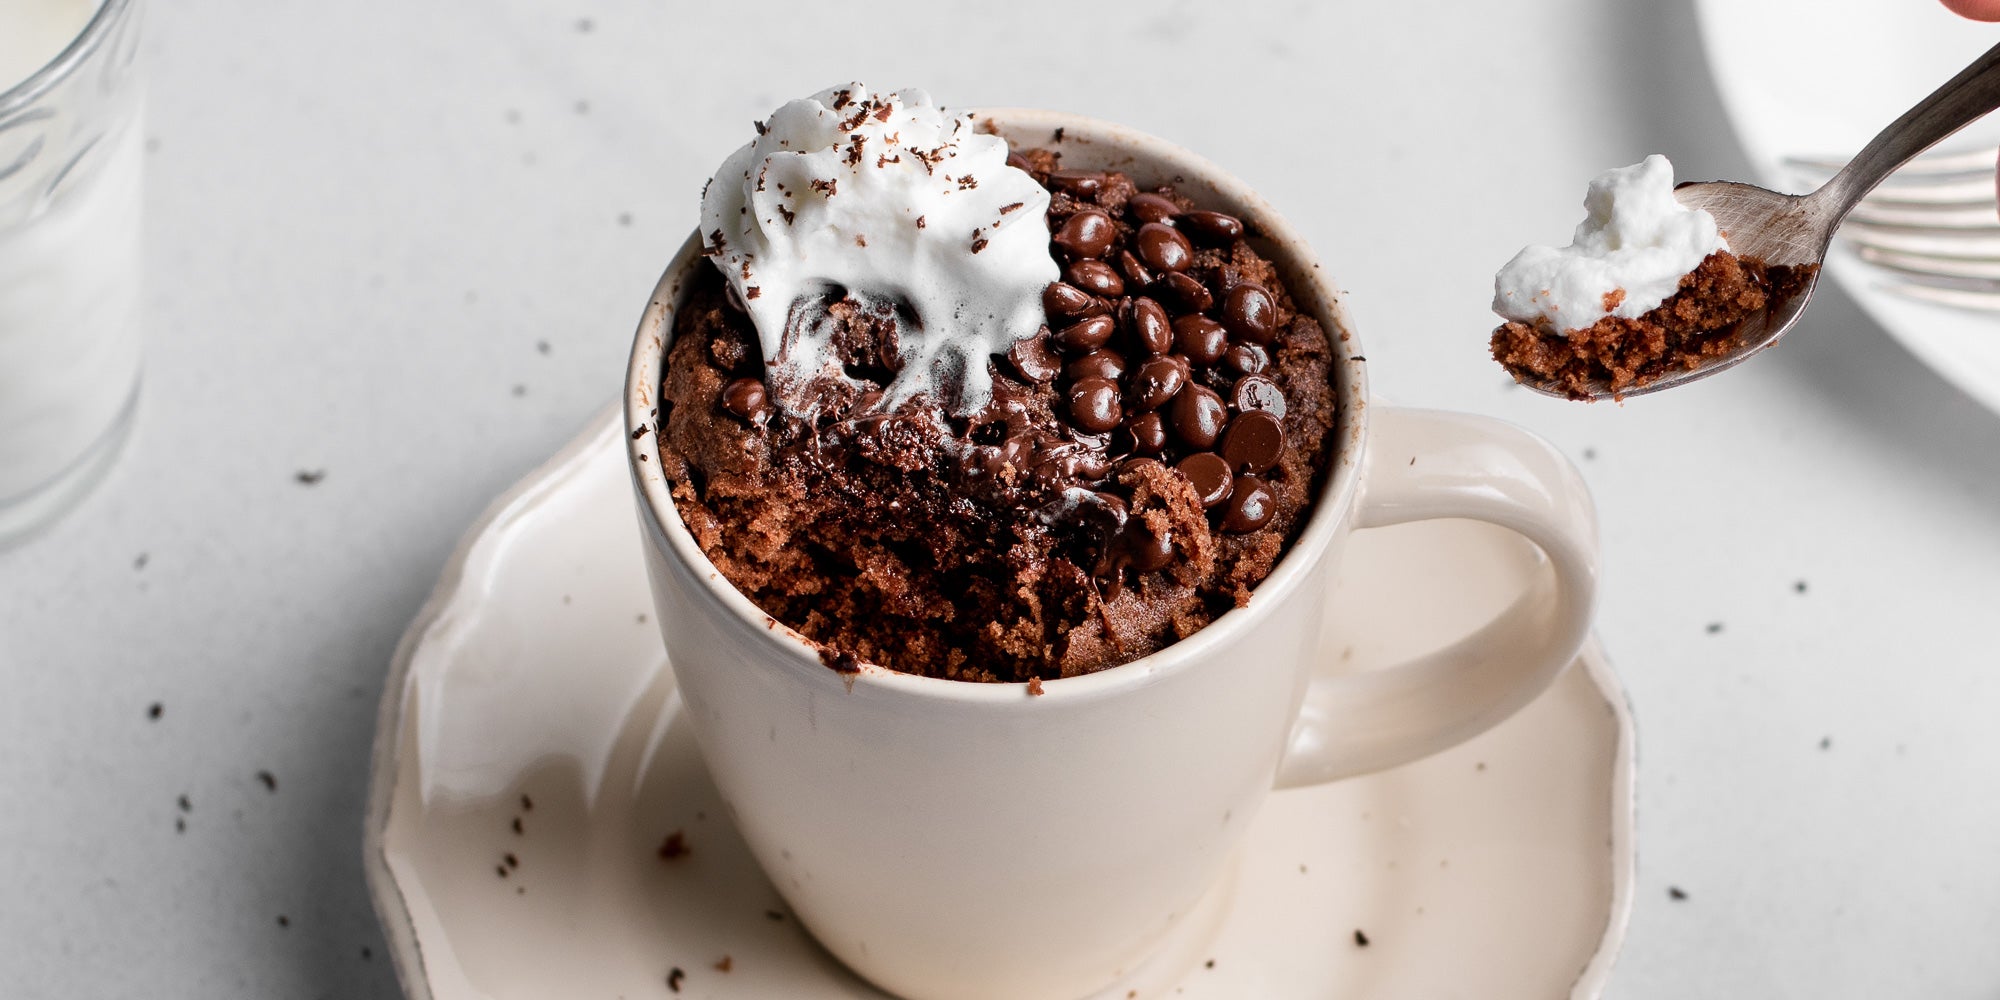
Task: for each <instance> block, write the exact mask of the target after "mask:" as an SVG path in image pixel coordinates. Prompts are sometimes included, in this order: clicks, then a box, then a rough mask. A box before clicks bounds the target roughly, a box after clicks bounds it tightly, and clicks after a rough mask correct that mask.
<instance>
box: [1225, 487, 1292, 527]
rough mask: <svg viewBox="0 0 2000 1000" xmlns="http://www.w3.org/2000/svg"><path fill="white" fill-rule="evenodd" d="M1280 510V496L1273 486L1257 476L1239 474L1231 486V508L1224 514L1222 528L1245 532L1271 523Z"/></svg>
mask: <svg viewBox="0 0 2000 1000" xmlns="http://www.w3.org/2000/svg"><path fill="white" fill-rule="evenodd" d="M1277 512H1278V498H1277V497H1275V496H1272V495H1271V487H1270V486H1269V485H1268V484H1266V483H1265V482H1264V481H1263V480H1262V479H1259V478H1257V477H1256V476H1237V477H1236V482H1235V484H1234V485H1232V486H1231V487H1230V494H1229V508H1228V510H1227V511H1226V512H1225V513H1224V514H1223V515H1222V530H1224V531H1233V532H1235V533H1237V534H1239V535H1240V534H1243V533H1245V532H1249V531H1256V530H1257V529H1258V528H1261V527H1263V526H1265V525H1267V524H1270V523H1271V516H1272V515H1273V514H1276V513H1277Z"/></svg>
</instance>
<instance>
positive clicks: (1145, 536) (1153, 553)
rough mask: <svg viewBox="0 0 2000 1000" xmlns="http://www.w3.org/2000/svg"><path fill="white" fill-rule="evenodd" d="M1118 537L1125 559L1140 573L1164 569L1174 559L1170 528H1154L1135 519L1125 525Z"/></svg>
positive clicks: (1172, 537)
mask: <svg viewBox="0 0 2000 1000" xmlns="http://www.w3.org/2000/svg"><path fill="white" fill-rule="evenodd" d="M1120 537H1121V538H1122V539H1123V541H1124V545H1123V548H1124V550H1125V559H1126V561H1127V562H1129V563H1130V564H1131V566H1132V568H1133V569H1136V570H1138V571H1139V572H1141V573H1151V572H1153V571H1155V570H1162V569H1166V568H1167V566H1168V564H1170V563H1172V562H1173V561H1174V536H1173V532H1172V531H1170V530H1167V529H1165V528H1157V529H1156V528H1155V527H1154V526H1153V525H1151V524H1149V523H1147V522H1146V521H1145V520H1144V519H1137V520H1133V521H1131V522H1130V523H1128V524H1127V525H1126V529H1125V533H1124V535H1122V536H1120Z"/></svg>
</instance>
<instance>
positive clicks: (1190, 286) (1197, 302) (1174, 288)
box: [1160, 271, 1215, 312]
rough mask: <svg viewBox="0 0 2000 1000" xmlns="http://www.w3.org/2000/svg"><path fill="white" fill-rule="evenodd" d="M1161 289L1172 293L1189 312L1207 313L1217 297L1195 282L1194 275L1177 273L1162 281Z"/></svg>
mask: <svg viewBox="0 0 2000 1000" xmlns="http://www.w3.org/2000/svg"><path fill="white" fill-rule="evenodd" d="M1160 287H1162V288H1165V289H1166V290H1167V291H1169V292H1172V293H1173V296H1174V299H1175V301H1177V302H1179V303H1180V304H1181V305H1182V306H1183V307H1184V308H1186V310H1187V311H1188V312H1206V311H1207V310H1208V307H1209V306H1212V305H1214V304H1215V295H1214V294H1213V293H1211V292H1210V291H1209V290H1208V289H1207V288H1206V287H1205V286H1203V285H1202V283H1201V282H1199V281H1196V280H1194V276H1193V275H1188V274H1182V273H1180V272H1179V271H1175V272H1173V273H1171V274H1169V275H1167V276H1166V277H1164V278H1161V279H1160Z"/></svg>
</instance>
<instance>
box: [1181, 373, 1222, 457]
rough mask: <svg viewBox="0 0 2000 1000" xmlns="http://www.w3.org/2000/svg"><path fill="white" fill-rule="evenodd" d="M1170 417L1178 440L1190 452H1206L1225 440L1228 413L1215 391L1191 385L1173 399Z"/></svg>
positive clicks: (1202, 386) (1203, 386)
mask: <svg viewBox="0 0 2000 1000" xmlns="http://www.w3.org/2000/svg"><path fill="white" fill-rule="evenodd" d="M1169 417H1170V418H1171V419H1172V422H1173V428H1174V436H1175V437H1178V438H1180V439H1181V442H1182V443H1184V444H1186V445H1187V446H1188V447H1190V448H1200V449H1205V448H1208V447H1209V446H1210V445H1213V444H1215V439H1216V438H1218V437H1221V436H1222V428H1223V425H1224V424H1226V423H1227V422H1228V421H1229V411H1228V408H1226V407H1224V406H1223V405H1222V397H1221V396H1218V395H1216V394H1215V390H1214V389H1210V388H1209V387H1207V386H1205V385H1189V386H1188V387H1187V388H1185V389H1182V390H1181V392H1180V395H1177V396H1175V397H1174V402H1173V407H1172V412H1171V413H1170V414H1169Z"/></svg>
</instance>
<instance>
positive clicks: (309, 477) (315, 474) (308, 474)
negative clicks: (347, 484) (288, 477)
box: [292, 469, 326, 486]
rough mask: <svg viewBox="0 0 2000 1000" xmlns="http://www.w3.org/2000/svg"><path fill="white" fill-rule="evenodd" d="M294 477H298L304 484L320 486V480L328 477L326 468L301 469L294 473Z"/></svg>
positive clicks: (300, 482) (301, 483)
mask: <svg viewBox="0 0 2000 1000" xmlns="http://www.w3.org/2000/svg"><path fill="white" fill-rule="evenodd" d="M292 478H294V479H297V480H298V481H299V484H300V485H302V486H318V485H319V482H320V480H322V479H325V478H326V470H325V469H300V470H299V471H298V472H296V473H294V474H293V475H292Z"/></svg>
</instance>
